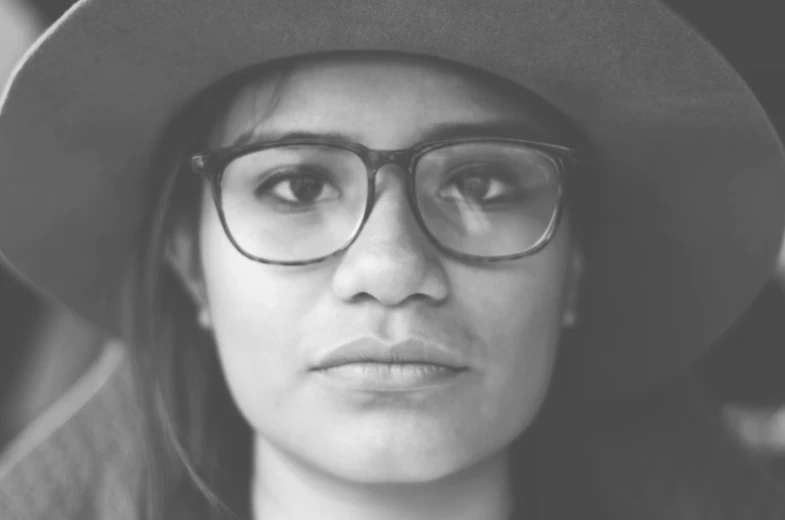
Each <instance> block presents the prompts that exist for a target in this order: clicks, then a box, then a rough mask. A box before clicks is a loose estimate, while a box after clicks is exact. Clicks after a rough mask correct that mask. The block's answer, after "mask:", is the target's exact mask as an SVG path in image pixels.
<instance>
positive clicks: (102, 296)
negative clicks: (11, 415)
mask: <svg viewBox="0 0 785 520" xmlns="http://www.w3.org/2000/svg"><path fill="white" fill-rule="evenodd" d="M44 79H46V80H49V81H46V87H43V86H42V85H43V83H42V81H43V80H44ZM53 80H54V81H53ZM52 85H55V86H54V87H53V86H52ZM12 129H13V131H12ZM33 136H34V137H35V139H34V144H32V143H31V142H30V139H31V138H32V137H33ZM0 158H2V159H0V160H1V161H2V163H0V165H1V166H0V171H2V172H3V173H2V175H3V178H4V181H5V184H6V185H7V186H11V187H12V189H6V190H4V191H3V194H2V195H0V207H2V208H3V211H5V215H7V216H8V217H11V218H3V219H0V248H2V251H3V254H4V255H5V256H6V257H7V259H8V260H9V261H10V262H12V263H13V264H14V265H15V266H17V268H18V269H19V270H20V271H22V272H23V273H24V274H25V275H26V276H28V278H30V279H31V280H32V281H34V282H35V283H37V284H39V285H40V286H42V287H43V288H45V289H46V290H48V291H50V292H51V293H52V294H54V295H56V296H57V297H59V298H61V299H63V300H64V301H66V302H67V303H68V304H69V305H71V306H72V307H73V308H74V309H76V310H78V311H79V312H81V313H83V314H84V315H85V316H88V317H89V318H90V319H92V320H93V321H94V322H95V323H96V324H98V325H101V326H103V327H105V328H107V329H108V330H111V331H113V332H114V333H116V334H121V335H123V336H124V337H125V338H126V339H127V342H128V352H129V355H130V356H131V357H132V358H133V359H134V360H135V366H136V367H137V375H136V377H137V382H139V383H140V384H138V385H137V386H138V387H139V390H140V394H141V399H142V400H141V403H142V407H143V410H144V411H145V413H146V417H147V424H148V426H149V432H148V434H147V436H146V441H147V442H148V443H149V445H150V451H149V452H148V453H147V458H146V460H145V459H142V458H141V457H137V458H136V459H135V460H134V461H127V463H128V464H129V465H131V464H132V462H136V463H137V464H138V465H139V471H140V472H141V477H140V478H141V480H142V481H143V482H144V484H145V485H144V486H142V487H141V489H140V492H139V493H138V495H137V494H133V495H129V494H128V491H127V490H126V489H127V488H124V487H123V486H121V485H119V484H118V485H117V486H114V487H113V486H108V485H106V484H103V485H102V486H100V487H101V489H100V492H97V493H96V495H98V498H95V497H93V498H92V499H91V501H90V502H89V503H90V504H91V505H90V506H88V505H82V507H81V508H77V507H74V506H73V503H72V502H73V500H74V499H72V502H71V503H69V505H68V508H69V509H68V510H69V511H77V513H73V514H74V515H75V516H76V515H81V516H82V517H84V515H85V514H86V513H85V511H88V513H87V514H89V513H91V512H94V511H99V512H100V513H99V517H100V515H103V516H105V517H109V514H108V513H107V512H106V511H107V509H105V505H106V503H107V501H109V500H113V498H108V497H114V499H117V497H118V496H120V497H122V498H121V500H125V501H127V502H125V503H126V504H129V503H130V504H131V507H129V508H128V509H127V510H126V514H128V515H129V516H128V517H132V516H130V515H132V514H135V513H137V512H138V513H139V514H142V515H144V516H147V517H152V518H199V517H203V518H209V517H217V518H254V519H281V518H295V519H300V518H336V519H346V520H349V519H354V518H381V519H384V518H396V519H397V518H414V519H416V518H464V519H467V520H468V519H479V518H482V519H502V518H516V519H527V520H528V519H532V518H538V519H550V518H572V517H577V516H581V517H589V518H620V519H621V518H625V519H626V518H656V519H666V518H667V519H678V518H684V519H686V518H706V519H708V518H712V519H716V518H780V517H781V516H782V514H783V513H784V512H785V496H783V494H782V491H783V490H782V486H781V485H780V484H779V482H777V481H775V479H774V478H773V477H771V476H770V475H769V474H768V472H767V471H766V469H765V468H763V467H761V466H760V465H758V464H757V463H756V461H754V460H752V459H749V458H748V457H747V455H746V453H745V452H744V451H743V450H742V449H741V448H740V447H739V445H738V444H737V443H736V442H735V441H734V439H732V438H731V437H730V435H729V434H728V433H727V432H726V431H725V429H724V427H723V426H722V422H721V420H720V418H719V416H718V414H717V413H716V410H715V409H714V407H713V406H712V405H711V403H709V402H707V401H706V400H705V399H703V398H702V396H701V392H700V390H699V389H698V388H696V387H695V385H694V384H693V383H692V382H691V378H690V376H689V373H688V365H689V364H690V362H691V361H693V360H694V359H695V357H697V355H698V354H699V353H700V352H702V351H704V350H705V349H706V348H707V347H708V345H709V344H710V343H711V342H712V341H713V340H714V339H716V337H718V335H719V334H721V332H722V331H723V330H724V329H725V328H727V326H728V325H730V323H731V322H732V321H733V320H734V319H735V318H736V317H737V316H738V315H740V313H741V312H742V311H743V309H744V307H745V306H746V305H747V304H748V303H749V302H750V301H751V299H752V297H753V296H754V295H755V294H756V292H757V291H758V290H759V289H760V287H761V286H762V284H763V282H764V280H765V278H766V276H767V275H768V274H769V272H770V271H771V268H772V265H773V261H774V258H775V256H776V252H777V248H778V246H779V238H780V236H781V229H782V227H783V200H782V198H783V195H782V194H783V193H785V191H783V187H784V186H783V184H785V176H783V167H784V166H785V161H784V160H783V154H782V149H781V146H780V144H779V142H778V141H777V139H776V136H775V134H774V132H773V130H772V128H771V126H770V124H769V122H768V121H767V119H766V117H765V116H764V114H763V112H762V111H761V110H760V107H759V105H758V104H757V102H756V100H755V99H754V97H753V96H752V95H751V94H750V92H749V91H748V89H747V88H746V86H745V85H744V84H743V82H742V81H741V80H740V78H739V77H738V75H737V74H736V73H735V72H734V71H733V70H732V69H730V67H729V66H728V65H727V63H726V62H725V61H724V60H723V59H722V58H721V57H720V56H719V55H718V54H717V53H716V51H714V50H713V49H712V48H711V47H710V46H709V45H708V44H707V43H706V42H705V41H703V40H702V39H701V38H700V37H699V36H698V35H696V34H695V33H694V32H693V31H692V30H690V29H689V28H688V27H686V26H685V25H684V24H683V23H682V22H681V21H680V20H679V19H677V18H676V17H675V16H673V15H672V14H671V13H670V12H669V11H667V10H666V9H665V8H664V7H663V6H662V5H661V4H659V3H657V2H649V1H643V0H640V1H633V2H631V1H629V0H625V1H624V2H621V1H611V0H608V1H603V2H594V3H588V2H586V3H581V4H575V3H561V2H545V3H542V4H530V3H523V2H502V1H499V2H490V3H488V2H486V3H483V4H482V5H475V3H472V2H461V3H460V4H459V3H456V2H454V1H453V2H437V1H434V2H415V1H414V0H412V1H408V0H406V1H400V2H395V3H392V2H382V1H374V2H367V1H366V2H356V1H346V2H320V3H314V2H304V1H291V0H290V1H288V2H280V3H279V2H270V3H267V4H265V5H259V3H258V2H248V1H246V0H233V1H231V2H222V3H220V4H218V3H215V2H208V1H206V0H204V1H202V0H197V1H195V0H187V1H186V0H179V1H178V0H172V1H169V2H165V3H164V2H154V1H139V2H123V3H115V2H110V1H108V0H106V1H105V0H91V1H85V2H82V3H80V4H79V5H78V6H77V7H76V8H75V9H74V10H72V11H71V12H70V13H69V14H68V15H67V16H66V17H65V18H64V20H62V21H61V22H60V23H59V24H58V26H57V28H56V29H54V30H53V31H52V32H50V34H49V35H48V37H47V38H45V39H44V40H43V41H42V42H41V43H40V44H39V46H38V47H37V49H36V50H35V51H34V52H32V53H31V54H30V56H29V57H28V59H27V60H26V62H25V63H24V64H23V65H22V67H21V68H20V69H19V71H18V73H17V75H16V77H15V80H14V82H13V83H12V85H11V87H10V88H9V90H8V91H7V94H6V97H5V101H4V104H3V108H2V112H0ZM31 201H36V202H34V203H31ZM11 222H15V223H19V222H23V223H24V226H23V228H22V229H23V231H20V227H19V225H18V224H16V225H13V226H12V225H11V224H10V223H11ZM82 420H85V419H84V416H82ZM19 464H20V465H24V461H23V460H22V461H20V462H19ZM20 473H22V472H20ZM28 474H29V473H28ZM129 474H130V473H129ZM11 478H13V475H12V477H11ZM28 478H29V477H28ZM40 478H41V479H45V475H44V476H41V477H40ZM126 484H127V483H126ZM69 496H71V497H73V496H74V493H73V492H72V493H71V494H70V495H69ZM129 496H130V497H131V498H129ZM82 504H86V502H82ZM95 504H102V506H101V507H98V506H96V505H95ZM133 509H135V510H136V511H131V512H129V510H133ZM50 512H51V511H50ZM112 517H115V518H116V517H118V515H117V514H115V515H114V516H112Z"/></svg>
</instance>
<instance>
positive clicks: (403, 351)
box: [313, 339, 468, 370]
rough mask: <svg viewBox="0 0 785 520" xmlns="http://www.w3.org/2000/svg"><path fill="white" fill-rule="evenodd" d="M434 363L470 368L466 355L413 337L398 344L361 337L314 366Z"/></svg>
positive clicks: (431, 364)
mask: <svg viewBox="0 0 785 520" xmlns="http://www.w3.org/2000/svg"><path fill="white" fill-rule="evenodd" d="M374 363H375V364H380V365H424V366H427V365H430V366H437V367H444V368H449V369H452V370H465V369H468V364H467V363H466V362H465V361H464V360H463V359H462V356H461V355H460V354H459V353H457V352H454V351H452V350H450V349H448V348H446V347H444V346H441V345H438V344H434V343H428V342H425V341H421V340H418V339H410V340H406V341H402V342H398V343H394V344H387V343H383V342H380V341H377V340H374V339H361V340H357V341H352V342H350V343H345V344H343V345H341V346H339V347H337V348H334V349H331V350H330V351H328V352H327V353H325V354H324V355H323V356H322V357H320V358H319V359H318V360H317V361H316V363H315V364H314V365H313V370H327V369H330V368H335V367H339V366H344V365H352V364H374Z"/></svg>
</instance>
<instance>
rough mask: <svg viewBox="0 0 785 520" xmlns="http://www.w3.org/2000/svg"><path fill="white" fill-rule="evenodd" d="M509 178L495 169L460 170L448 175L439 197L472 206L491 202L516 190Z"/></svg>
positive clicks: (473, 168) (504, 172) (506, 173)
mask: <svg viewBox="0 0 785 520" xmlns="http://www.w3.org/2000/svg"><path fill="white" fill-rule="evenodd" d="M511 177H512V176H511V175H510V173H509V172H507V171H504V170H501V169H499V168H496V167H471V168H461V169H460V170H459V171H458V172H456V173H453V174H452V175H450V177H449V180H448V181H447V183H445V185H444V186H443V187H442V188H441V190H439V196H440V197H442V198H443V199H449V200H455V201H460V202H466V203H474V204H477V203H488V202H492V201H493V200H494V199H499V198H503V197H504V196H505V195H508V194H510V193H512V192H514V191H515V190H516V188H517V186H516V183H515V182H514V180H513V179H512V178H511Z"/></svg>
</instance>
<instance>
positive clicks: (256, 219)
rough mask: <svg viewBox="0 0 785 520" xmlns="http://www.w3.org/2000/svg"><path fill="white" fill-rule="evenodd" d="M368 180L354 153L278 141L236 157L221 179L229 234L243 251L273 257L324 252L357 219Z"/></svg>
mask: <svg viewBox="0 0 785 520" xmlns="http://www.w3.org/2000/svg"><path fill="white" fill-rule="evenodd" d="M367 191H368V181H367V175H366V169H365V165H364V163H363V162H362V160H361V159H360V158H359V157H358V156H357V155H356V154H354V153H352V152H350V151H348V150H343V149H340V148H332V147H329V146H315V145H308V146H283V147H277V148H270V149H266V150H261V151H257V152H253V153H249V154H247V155H243V156H241V157H238V158H237V159H235V160H234V161H232V162H231V163H230V164H229V165H228V166H227V168H226V170H225V171H224V174H223V179H222V182H221V207H222V209H223V213H224V219H225V221H226V226H227V228H228V231H229V234H230V235H231V237H232V238H233V239H234V241H235V243H236V244H237V245H238V247H239V248H240V249H241V250H243V251H244V252H245V253H246V254H249V255H251V256H254V257H257V258H262V259H264V260H269V261H277V262H301V261H307V260H313V259H317V258H320V257H323V256H327V255H329V254H331V253H334V252H335V251H337V250H339V249H340V248H342V247H343V246H344V245H346V243H347V242H348V241H349V240H350V239H351V237H352V236H353V234H354V232H355V230H356V229H357V227H358V226H359V225H360V223H361V221H362V216H363V213H364V212H365V205H366V199H367Z"/></svg>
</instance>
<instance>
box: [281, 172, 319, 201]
mask: <svg viewBox="0 0 785 520" xmlns="http://www.w3.org/2000/svg"><path fill="white" fill-rule="evenodd" d="M289 182H290V183H291V184H290V187H291V190H292V193H293V194H294V196H295V197H296V198H297V200H300V201H303V202H312V201H313V200H314V199H316V197H318V196H319V195H320V194H321V193H322V189H324V183H322V182H321V181H320V180H319V179H315V178H314V177H300V178H298V179H292V180H291V181H289Z"/></svg>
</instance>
